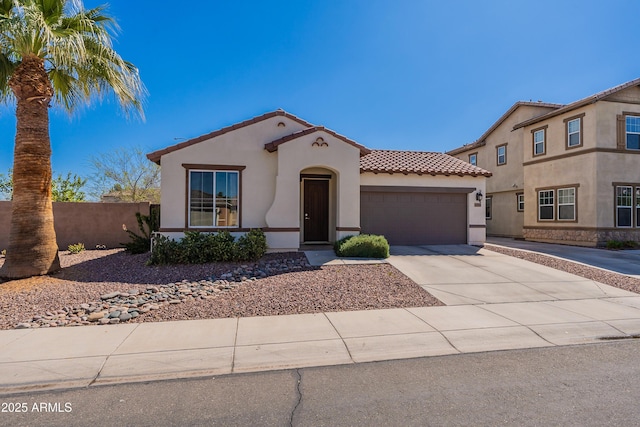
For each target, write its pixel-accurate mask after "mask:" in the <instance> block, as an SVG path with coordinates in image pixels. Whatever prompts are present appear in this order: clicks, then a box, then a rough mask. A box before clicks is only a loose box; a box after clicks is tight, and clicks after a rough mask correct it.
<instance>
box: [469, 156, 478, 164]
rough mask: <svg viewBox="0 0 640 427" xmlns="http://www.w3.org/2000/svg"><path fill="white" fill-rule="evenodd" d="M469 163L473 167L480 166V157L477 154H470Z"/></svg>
mask: <svg viewBox="0 0 640 427" xmlns="http://www.w3.org/2000/svg"><path fill="white" fill-rule="evenodd" d="M469 163H471V164H472V165H473V166H478V155H477V154H476V153H473V154H469Z"/></svg>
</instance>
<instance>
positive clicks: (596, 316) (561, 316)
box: [0, 246, 640, 394]
mask: <svg viewBox="0 0 640 427" xmlns="http://www.w3.org/2000/svg"><path fill="white" fill-rule="evenodd" d="M394 253H395V254H394V255H393V256H392V257H391V258H390V259H389V262H390V263H391V264H392V265H396V266H399V268H400V269H401V270H402V271H403V272H405V274H407V275H409V276H410V277H412V278H413V279H414V280H415V281H416V283H418V284H420V285H422V286H424V287H425V288H426V287H430V289H431V290H430V292H431V291H434V292H436V291H438V292H440V295H439V296H438V297H439V298H441V299H443V300H444V299H447V298H450V299H452V300H454V302H455V301H456V300H457V303H456V304H457V305H449V306H443V307H418V308H406V309H387V310H369V311H352V312H335V313H318V314H301V315H291V316H272V317H250V318H239V319H237V318H233V319H210V320H190V321H179V322H162V323H139V324H136V323H132V324H123V325H108V326H85V327H75V328H71V327H69V328H59V329H56V328H53V329H23V330H8V331H0V349H1V350H0V394H9V393H15V392H23V391H30V390H42V389H53V388H68V387H86V386H93V385H100V384H109V383H115V382H132V381H145V380H156V379H168V378H185V377H193V376H207V375H221V374H231V373H239V372H254V371H266V370H277V369H290V368H300V367H309V366H324V365H336V364H352V363H362V362H370V361H378V360H392V359H403V358H413V357H424V356H436V355H448V354H457V353H470V352H481V351H494V350H507V349H521V348H532V347H544V346H559V345H572V344H584V343H593V342H601V341H602V339H603V338H612V337H615V338H630V337H632V336H635V335H640V295H638V294H634V293H631V292H626V291H622V290H620V289H617V288H612V287H608V286H606V285H602V284H594V283H593V282H590V281H585V280H584V279H582V278H578V277H577V276H572V275H568V274H567V273H562V272H557V271H556V270H553V269H549V268H548V267H544V266H537V264H532V263H528V262H526V261H522V260H517V262H516V261H514V260H515V258H511V257H507V256H505V255H500V254H497V253H495V252H491V251H484V250H482V249H478V248H473V247H468V246H463V247H458V248H457V249H456V248H442V247H423V248H395V249H394ZM325 255H327V254H325ZM325 262H331V260H328V261H327V260H325ZM559 273H562V275H560V274H559ZM491 274H493V275H494V276H491ZM536 286H537V288H536ZM533 291H535V293H534V292H533ZM500 295H506V296H505V297H500V298H502V299H505V298H506V299H507V300H506V301H500V298H499V297H497V296H500ZM488 300H493V301H488Z"/></svg>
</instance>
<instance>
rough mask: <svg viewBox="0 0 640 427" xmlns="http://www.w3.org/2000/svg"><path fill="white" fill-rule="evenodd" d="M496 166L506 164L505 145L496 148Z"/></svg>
mask: <svg viewBox="0 0 640 427" xmlns="http://www.w3.org/2000/svg"><path fill="white" fill-rule="evenodd" d="M496 154H497V162H498V166H500V165H504V164H506V163H507V144H504V145H499V146H498V147H496Z"/></svg>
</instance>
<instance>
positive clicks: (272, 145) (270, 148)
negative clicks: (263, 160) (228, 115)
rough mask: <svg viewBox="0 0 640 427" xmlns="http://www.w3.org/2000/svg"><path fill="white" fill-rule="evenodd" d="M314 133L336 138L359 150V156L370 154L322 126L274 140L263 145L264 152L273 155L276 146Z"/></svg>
mask: <svg viewBox="0 0 640 427" xmlns="http://www.w3.org/2000/svg"><path fill="white" fill-rule="evenodd" d="M315 132H326V133H328V134H329V135H332V136H334V137H335V138H338V139H339V140H341V141H344V142H346V143H347V144H349V145H353V146H354V147H356V148H357V149H359V150H360V155H361V156H364V155H365V154H369V153H370V152H371V150H369V149H368V148H367V147H365V146H363V145H360V144H358V143H357V142H355V141H353V140H351V139H349V138H347V137H346V136H344V135H340V134H339V133H336V132H334V131H332V130H331V129H327V128H325V127H324V126H313V127H310V128H307V129H303V130H301V131H298V132H294V133H292V134H291V135H287V136H283V137H282V138H279V139H276V140H275V141H271V142H269V143H267V144H265V145H264V148H265V150H267V151H268V152H270V153H273V152H274V151H276V150H277V149H278V146H279V145H281V144H284V143H285V142H288V141H291V140H293V139H297V138H300V137H302V136H305V135H309V134H312V133H315Z"/></svg>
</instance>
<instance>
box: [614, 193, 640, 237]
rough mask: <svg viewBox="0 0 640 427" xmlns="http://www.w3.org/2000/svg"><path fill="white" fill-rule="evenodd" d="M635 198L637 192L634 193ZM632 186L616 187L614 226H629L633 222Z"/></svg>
mask: <svg viewBox="0 0 640 427" xmlns="http://www.w3.org/2000/svg"><path fill="white" fill-rule="evenodd" d="M636 199H637V194H636ZM632 202H633V187H632V186H626V185H621V186H618V187H616V227H631V226H632V223H633V209H632V206H633V205H632ZM637 209H638V208H637V200H636V210H637Z"/></svg>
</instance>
